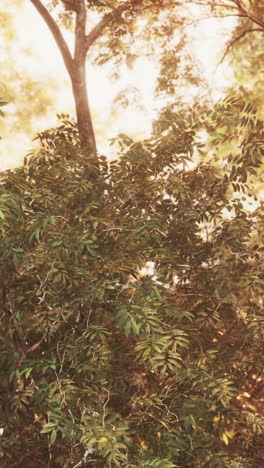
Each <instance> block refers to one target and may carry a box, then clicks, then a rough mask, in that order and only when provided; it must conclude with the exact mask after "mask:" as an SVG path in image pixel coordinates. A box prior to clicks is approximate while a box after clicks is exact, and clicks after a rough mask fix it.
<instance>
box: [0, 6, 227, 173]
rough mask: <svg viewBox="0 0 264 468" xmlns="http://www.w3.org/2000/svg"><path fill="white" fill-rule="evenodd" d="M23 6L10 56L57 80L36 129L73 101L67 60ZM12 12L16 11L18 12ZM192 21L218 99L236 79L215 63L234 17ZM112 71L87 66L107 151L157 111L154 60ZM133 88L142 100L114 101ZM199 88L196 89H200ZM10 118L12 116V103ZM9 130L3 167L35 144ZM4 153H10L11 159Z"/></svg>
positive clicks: (34, 74)
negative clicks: (112, 73) (111, 73)
mask: <svg viewBox="0 0 264 468" xmlns="http://www.w3.org/2000/svg"><path fill="white" fill-rule="evenodd" d="M6 8H9V7H6ZM13 10H14V8H13ZM19 11H20V13H19V15H16V16H14V22H15V28H16V34H17V41H18V50H19V53H18V54H17V55H16V57H10V58H9V59H10V60H15V61H16V63H17V64H18V65H19V67H24V69H25V72H26V73H29V75H30V77H31V78H33V79H34V80H35V81H36V82H42V81H43V82H45V80H46V81H47V80H49V82H50V83H51V84H52V85H54V84H56V86H55V91H54V92H53V106H52V108H51V109H50V111H49V112H48V114H45V115H43V118H41V119H38V122H36V128H35V129H34V131H35V132H36V131H40V130H41V129H44V128H47V127H49V126H52V125H54V124H55V122H56V118H55V114H57V113H65V112H66V113H70V114H71V115H74V102H73V98H72V93H71V86H70V82H69V79H68V77H67V74H66V71H65V68H64V64H63V61H62V59H61V56H60V54H59V52H58V50H57V47H56V46H55V44H54V40H53V38H52V37H51V35H50V32H49V31H48V29H47V27H46V25H45V24H44V23H43V21H42V19H41V18H40V17H39V15H38V14H37V12H36V11H35V10H34V8H33V7H32V6H31V5H30V4H29V3H26V4H25V6H24V8H23V9H22V8H21V9H20V10H19ZM13 13H14V15H15V11H13ZM192 15H193V17H194V20H196V19H198V16H199V11H198V10H197V9H193V10H192ZM194 23H195V24H194V26H192V27H190V38H191V41H190V44H189V48H190V51H191V53H192V54H193V56H194V58H195V60H196V61H197V62H198V63H199V68H200V69H201V70H202V74H203V76H204V79H205V81H206V82H207V83H208V85H209V88H210V89H211V90H212V94H213V95H214V98H215V97H217V98H218V97H221V95H222V93H223V90H224V88H225V87H226V86H227V85H228V84H229V83H230V80H231V79H232V72H231V69H230V68H229V67H228V65H227V64H225V65H223V64H221V65H217V62H218V61H219V58H220V51H221V53H223V31H224V37H225V38H228V36H229V34H230V31H231V30H232V28H233V26H234V22H232V21H230V20H227V19H225V20H221V23H220V22H219V20H218V21H217V20H213V19H212V20H203V21H197V22H195V21H194ZM65 34H66V39H67V41H68V43H69V44H70V46H72V44H71V34H70V33H65ZM33 38H34V41H33ZM108 71H109V69H108V67H105V68H99V67H91V66H90V65H89V64H88V65H87V75H88V80H87V81H88V85H89V99H90V103H91V107H92V113H93V117H94V121H95V128H96V134H97V135H98V136H97V140H98V146H99V149H100V151H102V152H106V151H108V149H109V145H108V143H107V140H108V139H109V138H111V137H113V136H115V135H116V134H118V133H127V134H128V135H129V136H131V137H133V138H146V137H148V136H149V134H150V132H151V123H152V120H153V117H154V115H155V113H156V111H157V102H156V101H155V83H156V77H157V64H156V63H155V62H154V61H151V60H146V59H143V58H140V59H138V60H137V61H136V63H135V66H134V67H133V69H131V70H127V69H125V68H124V69H123V70H121V76H120V79H119V80H117V81H113V80H111V79H109V73H107V72H108ZM130 87H131V88H134V89H135V88H136V89H137V90H138V96H139V98H140V105H137V104H136V103H134V102H132V103H129V102H128V106H127V107H126V108H124V107H123V106H119V107H118V105H113V101H114V100H115V98H116V96H117V95H118V93H120V91H122V90H124V92H125V90H127V89H129V88H130ZM48 91H49V90H48ZM195 93H196V94H197V90H196V91H195ZM188 95H189V99H192V92H189V94H188ZM17 99H23V96H17ZM6 120H7V121H8V107H7V109H6ZM10 128H11V129H12V122H10ZM8 135H9V138H8V136H7V135H3V136H4V140H3V141H2V142H1V147H0V151H1V153H0V166H1V168H2V169H5V168H8V167H14V166H15V165H17V164H18V163H19V162H21V160H22V158H23V152H24V154H25V153H26V152H27V151H28V150H29V149H30V148H31V147H32V142H31V139H30V137H29V136H28V135H22V134H21V135H20V136H19V137H18V136H17V135H12V130H11V131H9V132H8ZM32 137H33V135H32ZM18 148H19V150H18ZM23 150H24V151H23ZM21 152H22V154H21ZM18 153H19V154H18ZM5 154H8V155H10V156H9V158H8V160H7V159H6V158H5Z"/></svg>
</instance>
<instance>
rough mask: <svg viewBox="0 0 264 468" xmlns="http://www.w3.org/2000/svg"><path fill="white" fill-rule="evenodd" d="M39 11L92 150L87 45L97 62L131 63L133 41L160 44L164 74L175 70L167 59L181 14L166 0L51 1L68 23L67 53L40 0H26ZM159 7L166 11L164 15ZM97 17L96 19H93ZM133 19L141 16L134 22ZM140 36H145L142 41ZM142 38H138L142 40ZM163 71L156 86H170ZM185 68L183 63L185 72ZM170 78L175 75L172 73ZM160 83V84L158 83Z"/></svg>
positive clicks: (150, 45)
mask: <svg viewBox="0 0 264 468" xmlns="http://www.w3.org/2000/svg"><path fill="white" fill-rule="evenodd" d="M31 3H32V4H33V5H34V6H35V8H36V9H37V11H38V12H39V13H40V15H41V16H42V18H43V19H44V21H45V22H46V24H47V25H48V27H49V29H50V31H51V33H52V34H53V36H54V38H55V40H56V42H57V45H58V47H59V49H60V51H61V54H62V57H63V60H64V63H65V66H66V69H67V71H68V74H69V76H70V79H71V83H72V89H73V94H74V100H75V106H76V115H77V123H78V128H79V129H80V133H81V135H82V142H83V144H84V145H85V146H86V147H87V149H88V151H89V152H90V153H91V154H96V153H97V150H96V142H95V134H94V129H93V123H92V118H91V112H90V107H89V103H88V97H87V83H86V67H85V62H86V57H87V54H88V52H89V53H90V49H91V48H92V46H93V45H94V43H95V42H96V43H97V48H96V51H95V56H94V59H95V61H96V62H97V63H100V64H103V63H105V62H107V61H109V60H110V59H112V58H114V59H115V62H116V64H117V63H118V62H120V60H122V59H123V58H124V57H125V59H126V61H127V63H131V62H132V61H133V60H134V59H135V58H136V57H137V55H138V51H137V49H135V47H134V45H133V44H134V42H135V43H137V42H138V41H139V43H140V44H141V45H142V44H144V46H143V48H142V47H141V51H140V53H141V54H143V53H144V47H145V49H146V47H147V50H148V52H150V50H151V49H152V50H153V49H154V50H155V52H156V53H157V51H160V50H161V48H162V47H165V50H167V54H166V58H165V57H164V59H163V62H164V64H163V66H165V67H166V73H168V62H170V68H171V73H170V74H169V75H170V80H171V83H172V75H173V72H174V71H175V69H176V67H177V65H178V63H177V62H179V60H176V62H175V58H174V60H172V59H173V55H174V54H175V51H177V52H178V51H179V50H180V48H181V46H182V45H183V44H184V41H183V38H181V40H180V41H179V40H178V44H177V43H175V28H176V29H177V28H179V27H180V26H181V20H179V17H178V18H177V15H176V12H175V5H177V4H174V3H171V2H169V3H168V2H166V1H161V2H158V3H157V2H153V1H149V0H133V1H128V2H121V4H120V3H119V2H115V1H110V2H109V1H108V2H104V1H102V2H93V1H91V2H90V1H85V0H75V1H61V2H59V1H53V2H51V7H53V8H56V7H59V6H62V7H63V11H62V12H61V13H60V18H61V20H62V22H63V23H64V24H71V25H72V24H74V31H75V33H74V35H75V39H74V41H75V42H74V44H75V45H74V54H73V56H72V55H71V53H70V50H69V47H68V46H67V44H66V42H65V40H64V38H63V35H62V32H61V30H60V27H59V26H58V23H57V22H56V21H55V20H54V18H53V17H52V15H51V14H50V12H49V10H48V8H46V6H45V5H44V3H43V2H41V1H40V0H31ZM165 12H166V14H167V16H166V15H165ZM87 15H88V19H89V16H92V17H93V18H96V19H97V23H96V24H95V26H90V30H89V31H88V32H86V31H87ZM98 17H99V21H98ZM139 19H141V20H142V21H143V24H142V25H141V26H140V23H139ZM150 35H152V36H153V43H151V41H149V37H150ZM144 39H145V42H144ZM142 40H143V43H142ZM170 41H171V46H170V52H169V53H168V44H169V43H170ZM165 75H166V74H165V73H164V72H163V73H162V76H163V85H162V81H161V82H160V84H159V87H160V89H163V90H165V88H166V89H167V90H168V88H170V89H171V91H172V89H173V88H172V84H171V85H170V87H168V86H167V82H168V78H167V79H166V83H165V82H164V77H165ZM190 75H192V77H193V80H195V79H196V80H197V74H196V78H194V75H193V74H191V67H189V71H188V76H190ZM174 79H175V78H174ZM162 86H163V88H162Z"/></svg>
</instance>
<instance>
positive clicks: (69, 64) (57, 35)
mask: <svg viewBox="0 0 264 468" xmlns="http://www.w3.org/2000/svg"><path fill="white" fill-rule="evenodd" d="M30 1H31V3H32V5H34V7H35V8H36V10H37V11H38V12H39V14H40V15H41V17H42V18H43V20H44V21H45V23H46V24H47V26H48V28H49V30H50V32H51V33H52V35H53V37H54V39H55V41H56V43H57V45H58V47H59V49H60V51H61V55H62V58H63V60H64V63H65V66H66V68H67V70H68V72H69V74H70V75H71V74H72V71H73V59H72V56H71V53H70V50H69V47H68V45H67V43H66V41H65V39H64V37H63V35H62V33H61V30H60V28H59V26H58V25H57V23H56V21H55V20H54V19H53V18H52V16H51V14H50V12H49V11H48V10H47V8H46V7H45V6H44V5H43V4H42V3H41V1H40V0H30Z"/></svg>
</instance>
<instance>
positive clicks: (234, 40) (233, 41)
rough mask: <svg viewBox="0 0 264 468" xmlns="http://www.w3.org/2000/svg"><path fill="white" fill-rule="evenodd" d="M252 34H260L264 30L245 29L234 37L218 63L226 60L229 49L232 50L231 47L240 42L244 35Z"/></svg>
mask: <svg viewBox="0 0 264 468" xmlns="http://www.w3.org/2000/svg"><path fill="white" fill-rule="evenodd" d="M252 32H262V33H264V30H263V29H261V28H252V29H245V30H244V31H243V32H242V33H241V34H239V35H238V36H236V37H234V38H233V39H232V40H231V42H229V44H228V46H227V48H226V50H225V53H224V55H223V57H222V58H221V60H220V62H219V63H222V62H223V61H224V59H225V58H226V56H227V54H228V52H229V50H230V49H232V47H233V45H234V44H235V43H236V42H238V41H240V39H242V38H243V37H244V36H246V34H249V33H252Z"/></svg>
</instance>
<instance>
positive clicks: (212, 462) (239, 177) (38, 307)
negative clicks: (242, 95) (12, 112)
mask: <svg viewBox="0 0 264 468" xmlns="http://www.w3.org/2000/svg"><path fill="white" fill-rule="evenodd" d="M220 124H221V125H220ZM219 127H220V128H221V131H219ZM230 128H233V131H232V132H231V133H230V132H229V129H230ZM208 129H210V134H211V139H212V141H213V144H214V148H216V149H217V148H220V149H221V148H222V145H223V143H226V141H227V140H228V139H230V141H231V140H232V138H233V139H234V138H237V134H239V135H240V138H241V141H240V148H239V149H238V148H236V151H235V152H233V153H230V154H229V155H228V157H226V158H225V159H223V158H222V160H221V164H219V163H217V161H218V160H219V159H217V158H215V161H214V162H212V158H208V157H207V153H206V151H205V150H206V148H205V147H204V145H203V144H202V143H201V142H200V141H199V134H200V133H199V132H200V131H201V130H206V131H208ZM261 135H262V136H263V123H262V122H261V121H259V120H258V119H257V118H256V113H255V111H254V108H253V107H252V106H251V105H249V104H248V103H246V104H245V103H243V102H241V100H239V99H238V98H237V99H226V100H224V101H221V102H220V103H218V104H217V105H216V106H215V108H214V109H213V110H212V111H211V112H208V113H206V114H204V115H203V116H202V117H201V116H200V117H199V118H194V117H193V114H192V113H191V112H187V111H186V112H185V114H184V115H180V114H179V113H178V112H177V113H176V112H174V110H173V107H171V108H167V109H164V111H163V112H162V113H161V115H160V118H159V120H157V121H156V122H155V123H154V125H153V136H152V137H151V138H150V139H149V140H146V141H142V142H134V141H132V140H131V139H129V138H128V137H127V136H125V135H119V137H118V139H117V141H116V142H115V143H118V144H119V147H120V154H119V158H118V159H117V160H116V161H111V162H108V161H107V159H106V158H105V157H103V156H101V157H99V165H100V174H99V176H98V178H97V179H96V180H95V179H91V177H90V170H91V164H92V163H93V159H91V161H89V159H87V157H84V155H83V151H82V149H81V144H80V141H79V136H78V129H77V127H76V125H75V124H74V123H73V122H72V121H71V120H70V119H69V118H68V116H61V125H60V126H59V127H58V128H55V129H51V130H48V131H46V132H44V133H42V134H40V135H39V139H40V142H41V149H40V150H39V152H37V153H35V154H33V155H31V157H30V158H26V159H25V163H24V165H23V166H22V167H20V168H17V169H16V170H13V171H6V172H4V173H2V174H1V185H0V223H1V231H0V235H1V242H0V256H1V266H0V269H1V293H2V294H1V313H2V332H1V336H0V349H1V351H0V359H1V360H0V363H1V374H2V377H1V395H0V396H1V415H0V425H1V427H2V428H3V431H2V432H3V433H2V435H1V436H0V437H1V457H2V458H1V466H2V467H3V468H10V467H21V468H22V467H41V466H43V467H47V466H50V467H54V468H55V467H65V468H66V467H72V466H75V467H77V466H83V467H84V466H85V467H98V468H99V467H118V466H119V467H125V468H136V467H137V468H141V467H156V468H172V467H174V466H175V467H181V468H185V467H190V468H191V467H199V466H200V467H201V466H203V467H217V468H218V467H237V468H238V467H240V468H242V467H253V466H260V463H261V460H262V458H261V457H262V456H263V444H262V442H261V434H263V430H264V415H263V407H262V406H263V399H261V392H262V391H263V385H262V380H261V373H262V370H263V364H264V363H263V356H264V354H263V333H264V329H263V283H264V276H263V249H262V247H261V245H263V240H264V216H263V209H262V208H263V207H262V206H261V205H260V206H258V207H256V209H255V210H254V211H253V212H249V211H247V210H246V209H245V206H244V204H243V198H242V199H241V197H244V201H245V200H246V199H249V200H250V190H251V180H252V177H253V176H255V175H256V174H257V173H258V171H259V168H260V166H261V162H262V159H263V154H264V145H263V143H262V137H261ZM220 149H219V151H220ZM208 151H209V150H208ZM216 152H217V150H216ZM231 189H232V190H233V195H232V197H230V190H231ZM146 267H148V269H146ZM262 398H263V397H262ZM18 434H19V437H18Z"/></svg>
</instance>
